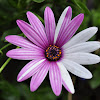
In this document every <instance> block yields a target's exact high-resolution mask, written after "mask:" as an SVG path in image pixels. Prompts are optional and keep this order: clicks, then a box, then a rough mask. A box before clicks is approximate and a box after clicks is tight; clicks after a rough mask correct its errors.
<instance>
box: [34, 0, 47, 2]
mask: <svg viewBox="0 0 100 100" xmlns="http://www.w3.org/2000/svg"><path fill="white" fill-rule="evenodd" d="M33 1H34V2H37V3H41V2H43V1H45V0H33Z"/></svg>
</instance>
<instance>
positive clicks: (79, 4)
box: [74, 0, 90, 14]
mask: <svg viewBox="0 0 100 100" xmlns="http://www.w3.org/2000/svg"><path fill="white" fill-rule="evenodd" d="M74 3H75V4H76V5H77V6H78V7H79V8H80V9H82V10H83V11H84V13H86V14H90V11H89V9H88V8H87V6H86V5H85V4H84V3H83V2H81V1H79V0H74Z"/></svg>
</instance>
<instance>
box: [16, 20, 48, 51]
mask: <svg viewBox="0 0 100 100" xmlns="http://www.w3.org/2000/svg"><path fill="white" fill-rule="evenodd" d="M17 25H18V26H19V28H20V29H21V31H22V32H23V33H24V34H25V35H26V37H27V38H28V39H29V40H30V41H32V42H33V43H35V44H36V45H37V46H39V47H41V48H44V49H45V48H46V47H47V45H46V44H45V43H44V41H43V40H42V37H40V36H39V35H38V33H37V32H36V31H35V30H34V29H33V28H32V26H30V25H29V24H28V23H26V22H24V21H22V20H17Z"/></svg>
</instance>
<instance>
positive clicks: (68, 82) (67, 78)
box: [57, 62, 75, 93]
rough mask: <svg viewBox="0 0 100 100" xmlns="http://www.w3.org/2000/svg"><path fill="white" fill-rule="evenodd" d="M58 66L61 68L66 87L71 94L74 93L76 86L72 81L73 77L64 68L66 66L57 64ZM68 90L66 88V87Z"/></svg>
mask: <svg viewBox="0 0 100 100" xmlns="http://www.w3.org/2000/svg"><path fill="white" fill-rule="evenodd" d="M57 65H58V66H59V69H60V71H61V76H62V79H63V81H64V83H65V84H66V86H67V87H68V88H67V90H68V91H69V92H71V93H74V92H75V90H74V86H73V83H72V80H71V77H70V75H69V73H68V71H67V70H66V68H65V67H64V65H63V64H62V63H61V62H57ZM65 88H66V87H65Z"/></svg>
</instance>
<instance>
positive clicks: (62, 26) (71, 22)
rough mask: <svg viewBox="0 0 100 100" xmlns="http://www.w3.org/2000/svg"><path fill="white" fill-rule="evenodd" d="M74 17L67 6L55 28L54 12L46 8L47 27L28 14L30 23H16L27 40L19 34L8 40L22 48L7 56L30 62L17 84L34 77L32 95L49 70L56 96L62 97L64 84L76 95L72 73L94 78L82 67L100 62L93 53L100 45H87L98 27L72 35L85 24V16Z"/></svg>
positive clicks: (96, 42) (19, 75)
mask: <svg viewBox="0 0 100 100" xmlns="http://www.w3.org/2000/svg"><path fill="white" fill-rule="evenodd" d="M71 17H72V9H71V7H70V6H68V7H67V8H66V9H65V10H64V11H63V13H62V14H61V16H60V18H59V21H58V24H57V26H56V24H55V18H54V14H53V12H52V10H51V9H50V8H49V7H46V8H45V12H44V21H45V27H44V26H43V24H42V23H41V21H40V20H39V19H38V18H37V17H36V16H35V15H34V14H33V13H31V12H29V11H28V12H27V18H28V20H29V22H30V24H28V23H26V22H24V21H23V20H17V25H18V26H19V28H20V29H21V31H22V32H23V33H24V34H25V36H26V37H27V38H24V37H21V36H16V35H9V36H7V37H6V38H5V39H6V40H7V41H8V42H10V43H12V44H14V45H16V46H19V47H21V48H17V49H13V50H10V51H8V52H7V54H6V55H7V56H8V57H10V58H13V59H18V60H31V61H30V62H29V63H28V64H26V65H25V66H24V68H22V70H21V71H20V72H19V74H18V77H17V81H18V82H22V81H24V80H26V79H28V78H30V77H32V78H31V82H30V90H31V91H32V92H33V91H35V90H36V89H37V88H38V87H39V86H40V85H41V83H42V82H43V80H44V79H45V77H46V75H47V73H48V71H49V79H50V84H51V88H52V90H53V92H54V93H55V95H56V96H59V95H60V93H61V90H62V85H63V86H64V87H65V88H66V89H67V90H68V91H69V92H70V93H74V92H75V90H74V86H73V83H72V80H71V77H70V75H69V72H71V73H72V74H74V75H76V76H78V77H81V78H84V79H90V78H92V74H91V72H90V71H89V70H87V69H86V68H85V67H83V66H82V65H89V64H96V63H99V62H100V57H99V56H97V55H95V54H91V53H90V52H93V51H95V50H97V49H99V48H100V42H98V41H89V42H87V40H89V39H90V38H91V37H92V36H93V35H94V34H95V33H96V32H97V30H98V28H97V27H90V28H87V29H85V30H83V31H81V32H79V33H78V34H77V35H75V36H73V35H74V34H75V32H76V31H77V29H78V28H79V26H80V24H81V23H82V21H83V18H84V14H79V15H77V16H76V17H75V18H73V19H71ZM72 36H73V37H72ZM68 71H69V72H68Z"/></svg>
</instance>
